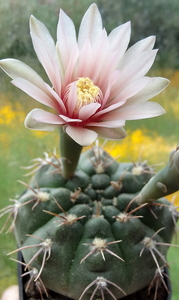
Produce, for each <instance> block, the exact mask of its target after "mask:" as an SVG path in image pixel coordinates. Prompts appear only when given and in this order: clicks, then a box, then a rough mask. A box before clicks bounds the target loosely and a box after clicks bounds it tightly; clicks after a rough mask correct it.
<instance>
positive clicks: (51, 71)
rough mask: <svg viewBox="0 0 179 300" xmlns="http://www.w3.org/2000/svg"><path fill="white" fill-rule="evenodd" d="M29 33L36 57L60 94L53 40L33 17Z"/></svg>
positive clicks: (41, 24)
mask: <svg viewBox="0 0 179 300" xmlns="http://www.w3.org/2000/svg"><path fill="white" fill-rule="evenodd" d="M30 33H31V38H32V42H33V46H34V49H35V52H36V54H37V57H38V59H39V61H40V62H41V64H42V66H43V67H44V69H45V71H46V73H47V75H48V77H49V79H50V81H51V82H52V84H53V85H54V87H55V89H56V90H57V91H58V93H60V90H61V86H60V76H59V71H58V68H57V56H56V47H55V43H54V40H53V38H52V36H51V34H50V33H49V31H48V29H47V28H46V26H45V25H44V24H43V23H42V22H40V21H39V20H37V19H36V18H34V17H33V16H31V18H30Z"/></svg>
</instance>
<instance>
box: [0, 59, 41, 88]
mask: <svg viewBox="0 0 179 300" xmlns="http://www.w3.org/2000/svg"><path fill="white" fill-rule="evenodd" d="M0 67H1V68H2V69H3V70H4V71H5V72H6V74H7V75H8V76H10V77H11V78H12V79H16V78H23V79H25V80H27V81H29V82H31V83H32V84H34V85H35V86H37V87H38V88H39V89H41V90H42V91H44V92H45V93H46V87H45V83H44V81H43V79H42V78H41V77H40V76H39V75H38V74H37V73H36V72H35V71H34V70H33V69H32V68H30V67H29V66H28V65H26V64H24V63H23V62H22V61H20V60H17V59H13V58H6V59H2V60H1V61H0Z"/></svg>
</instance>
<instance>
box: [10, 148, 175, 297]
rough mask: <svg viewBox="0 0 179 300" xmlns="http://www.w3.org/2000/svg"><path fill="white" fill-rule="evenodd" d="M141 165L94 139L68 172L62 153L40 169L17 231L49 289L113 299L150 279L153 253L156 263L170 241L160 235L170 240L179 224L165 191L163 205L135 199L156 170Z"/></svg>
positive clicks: (25, 252) (28, 261)
mask: <svg viewBox="0 0 179 300" xmlns="http://www.w3.org/2000/svg"><path fill="white" fill-rule="evenodd" d="M141 166H142V168H143V169H144V168H148V167H147V166H146V165H145V166H144V165H141ZM148 170H149V168H148ZM138 171H139V170H136V169H135V170H134V164H133V163H126V164H125V163H118V162H116V161H115V160H114V159H113V158H112V157H110V156H109V155H108V154H107V153H106V152H105V151H104V150H102V149H101V148H99V147H93V148H92V149H90V150H88V151H87V152H84V153H82V155H81V157H80V160H79V163H78V167H77V170H76V172H75V173H74V175H73V176H72V177H71V178H69V179H67V178H64V177H63V176H62V175H61V171H60V165H58V163H57V161H56V160H54V161H53V163H52V164H45V165H44V166H42V167H41V168H40V169H39V170H38V171H37V172H36V174H35V176H34V177H33V178H32V180H31V182H30V184H29V187H28V188H27V189H26V191H25V192H24V193H23V195H22V196H21V197H20V199H19V200H18V202H19V203H20V205H19V208H18V214H17V218H16V221H15V228H14V231H15V236H16V239H17V242H18V245H19V249H21V250H22V252H23V256H24V259H25V262H26V264H27V265H28V266H29V265H30V266H31V267H35V268H36V269H37V270H38V272H39V273H40V278H41V280H42V281H43V283H44V285H45V287H46V288H47V289H49V290H52V291H54V292H57V293H59V294H61V295H64V296H67V297H69V298H72V299H82V300H89V299H91V298H90V297H93V299H99V298H101V297H102V298H103V296H104V298H105V300H111V299H112V298H116V299H120V298H122V297H124V296H125V294H127V295H128V294H131V293H133V292H135V291H137V290H140V289H142V288H143V287H146V286H147V285H149V284H150V282H151V281H152V279H153V277H154V274H155V271H156V269H157V265H156V261H155V260H154V257H153V255H154V256H155V257H156V260H157V263H158V267H161V266H163V265H164V264H165V258H164V257H165V256H166V253H167V249H168V246H167V245H161V244H160V243H170V242H171V239H172V234H173V232H174V228H175V224H174V222H173V219H172V215H171V211H170V209H169V207H171V206H172V204H171V203H169V202H168V201H167V200H166V199H165V198H162V199H160V200H159V203H161V204H162V205H161V206H155V205H153V204H150V205H142V206H141V207H140V206H139V205H138V204H137V202H135V198H136V196H137V195H138V194H139V192H140V190H141V189H142V187H143V186H144V185H145V184H146V183H147V182H148V181H149V180H150V178H151V177H152V175H151V174H150V172H149V173H145V172H142V169H140V172H138ZM163 204H165V205H163ZM162 228H163V229H162ZM157 231H158V232H157ZM27 234H28V235H27ZM155 249H157V252H155ZM158 252H159V253H160V255H159V254H158ZM80 297H81V298H80Z"/></svg>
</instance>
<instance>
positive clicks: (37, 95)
mask: <svg viewBox="0 0 179 300" xmlns="http://www.w3.org/2000/svg"><path fill="white" fill-rule="evenodd" d="M11 82H12V84H14V85H15V86H16V87H18V88H19V89H21V90H22V91H24V92H25V93H26V94H28V95H29V96H31V97H32V98H34V99H35V100H37V101H38V102H40V103H42V104H45V105H47V106H49V107H51V108H54V109H55V110H57V111H58V106H59V105H58V102H57V101H56V100H55V99H53V97H52V98H50V97H49V96H48V95H47V94H46V93H45V92H44V91H42V90H41V89H39V88H38V87H37V86H35V85H34V84H32V83H31V82H29V81H27V80H25V79H23V78H16V79H14V80H12V81H11Z"/></svg>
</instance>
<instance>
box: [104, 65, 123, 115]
mask: <svg viewBox="0 0 179 300" xmlns="http://www.w3.org/2000/svg"><path fill="white" fill-rule="evenodd" d="M118 79H119V71H118V70H116V71H114V72H113V73H112V74H111V75H110V76H109V79H108V85H107V89H106V92H105V94H104V97H103V101H102V109H103V108H104V107H105V105H106V102H107V101H108V99H109V100H110V99H112V97H111V89H112V86H113V85H114V84H115V83H116V81H117V80H118ZM109 96H110V98H109Z"/></svg>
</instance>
